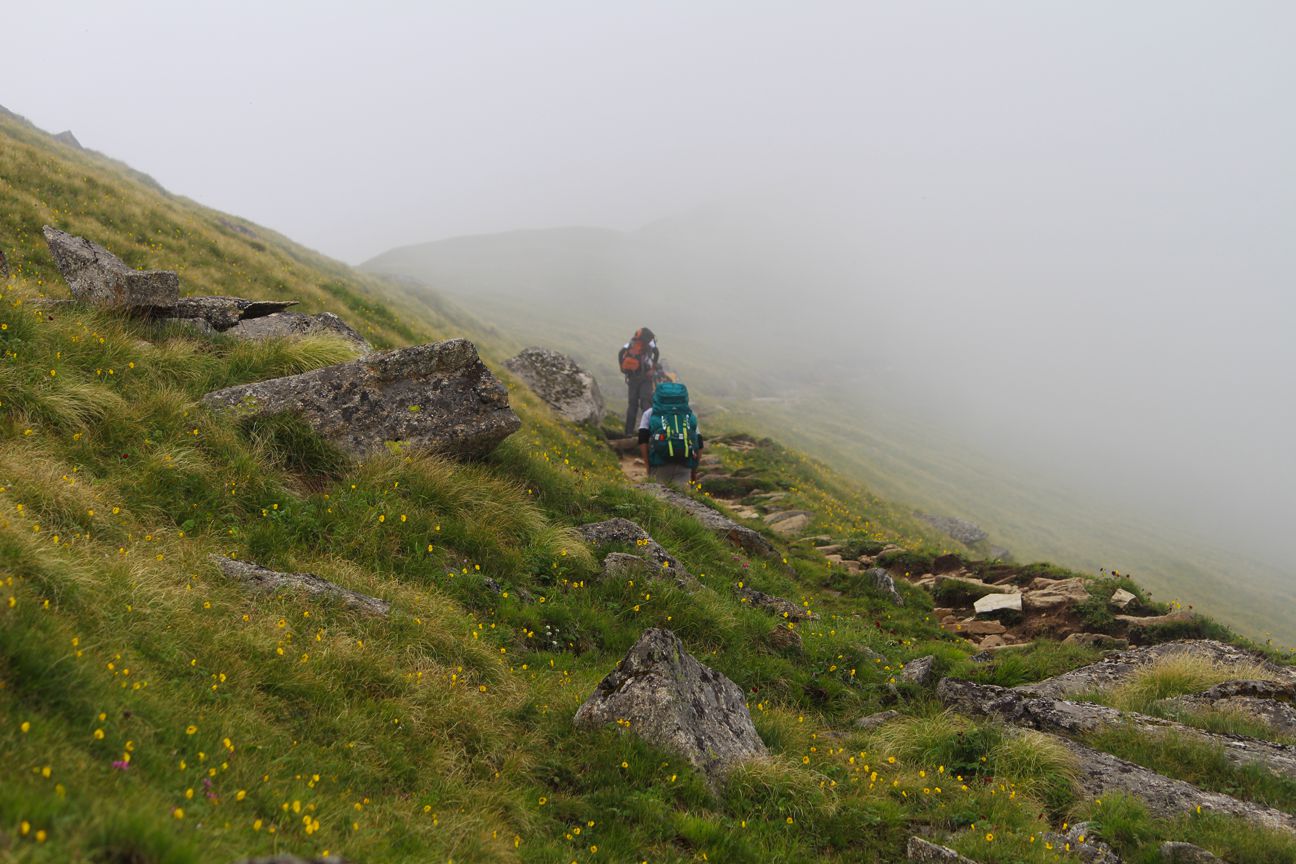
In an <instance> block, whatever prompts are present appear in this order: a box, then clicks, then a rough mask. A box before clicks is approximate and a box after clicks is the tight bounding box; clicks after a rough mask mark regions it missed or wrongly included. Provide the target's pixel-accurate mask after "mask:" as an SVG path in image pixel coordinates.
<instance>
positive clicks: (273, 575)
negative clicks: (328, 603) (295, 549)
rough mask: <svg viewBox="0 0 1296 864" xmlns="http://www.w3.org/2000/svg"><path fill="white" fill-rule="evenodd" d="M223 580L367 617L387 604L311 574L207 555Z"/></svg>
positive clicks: (386, 609) (384, 610)
mask: <svg viewBox="0 0 1296 864" xmlns="http://www.w3.org/2000/svg"><path fill="white" fill-rule="evenodd" d="M207 557H208V560H210V561H211V562H212V563H213V564H215V565H216V566H217V568H219V569H220V571H221V572H222V573H224V574H225V576H226V577H228V578H230V579H234V580H236V581H239V582H243V583H244V584H246V585H249V586H251V587H252V588H255V589H257V590H258V591H265V592H267V593H271V594H277V593H279V592H280V591H301V592H304V593H307V594H315V595H317V596H320V597H324V598H333V599H337V600H339V601H340V602H342V603H343V604H345V605H347V606H349V607H351V608H352V609H355V610H357V611H359V612H364V613H366V614H369V615H387V614H388V613H390V612H391V604H390V603H388V602H387V601H386V600H379V599H378V598H377V597H370V596H369V595H368V594H360V593H357V592H355V591H351V590H349V589H346V588H343V587H342V586H340V585H335V584H334V583H332V582H330V581H328V580H327V579H321V578H320V577H319V576H316V575H315V574H313V573H279V572H277V571H274V570H267V569H266V568H265V567H261V566H259V565H257V564H253V563H252V562H250V561H236V560H234V559H233V558H227V557H225V556H224V555H209V556H207Z"/></svg>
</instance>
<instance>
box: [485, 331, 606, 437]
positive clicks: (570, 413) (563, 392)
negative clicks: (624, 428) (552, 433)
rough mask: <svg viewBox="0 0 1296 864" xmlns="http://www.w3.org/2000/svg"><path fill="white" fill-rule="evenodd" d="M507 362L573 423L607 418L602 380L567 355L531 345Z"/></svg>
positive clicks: (546, 400) (594, 423) (541, 396)
mask: <svg viewBox="0 0 1296 864" xmlns="http://www.w3.org/2000/svg"><path fill="white" fill-rule="evenodd" d="M504 365H505V366H506V367H508V369H509V371H510V372H512V373H513V374H514V375H517V376H518V377H519V378H521V379H522V382H523V383H524V384H526V385H527V386H528V387H530V388H531V389H532V390H534V391H535V392H536V395H538V396H539V397H540V398H541V399H543V400H544V401H545V402H547V403H548V404H549V406H550V407H551V408H553V409H554V410H555V411H557V412H558V413H559V414H561V415H562V416H563V417H565V418H567V419H568V420H570V421H572V422H573V423H586V424H589V425H598V424H599V423H600V422H601V421H602V420H603V413H604V412H603V394H602V393H600V392H599V386H598V382H597V381H595V380H594V376H593V375H591V374H590V373H588V372H586V371H585V370H584V369H582V368H581V367H580V366H578V365H576V362H575V361H574V360H572V359H571V358H570V357H568V356H567V355H565V354H559V353H558V352H557V351H550V350H549V349H548V348H527V349H525V350H523V351H522V352H521V353H520V354H518V355H517V356H516V357H513V358H511V359H509V360H505V361H504Z"/></svg>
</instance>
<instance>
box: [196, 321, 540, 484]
mask: <svg viewBox="0 0 1296 864" xmlns="http://www.w3.org/2000/svg"><path fill="white" fill-rule="evenodd" d="M272 317H273V316H272ZM255 320H256V321H264V320H266V319H264V318H257V319H255ZM244 323H251V322H244ZM239 326H242V325H241V324H240V325H239ZM203 402H204V404H205V405H206V406H207V407H208V408H211V409H214V410H229V411H232V412H234V413H236V414H238V415H240V416H244V417H247V416H265V415H270V414H278V413H283V412H289V413H294V414H298V415H300V416H301V417H302V418H303V419H304V420H305V421H306V422H307V423H309V424H310V425H311V426H312V427H313V428H314V429H315V431H316V432H318V433H319V434H320V435H322V436H323V437H325V438H327V439H328V440H329V441H331V442H333V443H334V444H336V445H337V446H339V447H341V448H342V449H343V450H345V451H346V452H348V453H350V454H352V455H354V456H366V455H368V454H370V453H373V452H375V451H377V450H381V449H382V448H384V447H385V446H387V445H388V444H389V443H390V442H397V443H399V444H406V445H409V446H411V447H414V448H417V449H420V450H428V451H434V452H437V453H442V454H445V455H448V456H454V457H459V458H470V457H478V456H484V455H485V454H487V453H489V452H490V451H492V450H494V449H495V447H496V446H498V445H499V443H500V442H501V441H503V440H504V439H505V438H507V437H508V436H509V435H512V434H513V433H514V432H516V431H517V430H518V427H520V426H521V425H522V421H521V420H520V419H518V416H517V415H516V414H514V413H513V411H512V409H510V408H509V404H508V392H507V391H506V390H505V389H504V385H502V384H500V382H499V380H498V379H496V377H495V376H494V375H492V374H491V372H490V370H489V369H487V368H486V366H485V364H483V363H482V362H481V359H480V358H479V357H478V356H477V349H476V348H475V347H473V344H472V343H471V342H469V341H468V340H466V339H451V340H448V341H446V342H435V343H432V344H430V345H419V346H416V347H413V348H402V349H400V350H396V351H384V352H382V353H380V354H374V355H371V356H369V357H367V358H364V359H361V360H353V361H351V362H349V363H339V364H337V365H336V366H327V367H325V368H323V369H316V370H314V371H313V372H304V373H302V374H300V375H289V376H287V377H285V378H273V379H270V380H268V381H260V382H257V383H255V384H244V385H240V386H238V387H228V388H226V389H224V390H217V391H215V392H213V393H208V394H207V395H206V396H204V397H203Z"/></svg>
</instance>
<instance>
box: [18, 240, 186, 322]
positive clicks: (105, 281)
mask: <svg viewBox="0 0 1296 864" xmlns="http://www.w3.org/2000/svg"><path fill="white" fill-rule="evenodd" d="M44 233H45V242H46V243H48V244H49V248H50V252H51V253H53V255H54V263H55V265H57V266H58V270H59V273H61V274H62V275H63V278H64V279H65V280H66V281H67V283H68V288H70V289H71V291H72V296H73V297H74V298H76V299H77V300H79V301H81V302H82V303H93V304H95V305H98V306H114V307H121V308H126V309H132V310H141V311H153V310H158V309H170V308H172V307H174V306H175V305H176V301H178V300H179V299H180V279H179V277H178V276H176V274H175V273H173V272H171V271H170V270H132V269H131V268H129V267H127V266H126V264H125V263H124V262H123V261H122V260H121V259H120V258H118V257H117V256H116V255H114V254H112V253H111V252H109V251H108V250H107V249H105V248H103V247H102V246H100V245H99V244H98V243H92V242H91V241H89V240H87V239H85V238H84V237H77V236H76V235H75V234H68V233H67V232H64V231H60V230H58V229H57V228H54V227H53V226H50V225H46V226H45V228H44Z"/></svg>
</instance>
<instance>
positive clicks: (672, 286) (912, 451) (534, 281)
mask: <svg viewBox="0 0 1296 864" xmlns="http://www.w3.org/2000/svg"><path fill="white" fill-rule="evenodd" d="M777 227H778V231H779V232H784V233H781V234H778V235H776V236H785V237H786V242H787V243H788V244H790V245H791V244H796V243H801V244H809V248H811V249H814V248H817V247H816V246H815V245H814V244H822V243H823V242H824V241H823V240H822V238H816V237H811V238H809V239H807V238H805V237H798V236H795V235H793V234H791V233H788V232H791V231H792V230H793V229H790V228H788V227H787V226H785V225H779V226H777ZM702 237H705V238H707V240H706V242H701V241H699V240H698V239H697V238H702ZM860 242H864V243H868V242H876V241H863V240H862V241H860ZM753 243H754V241H753V239H752V237H751V236H748V235H744V234H742V233H741V230H740V228H739V227H738V224H737V223H735V221H734V218H733V217H732V216H730V215H727V214H724V213H721V214H716V213H710V212H700V213H694V214H685V215H683V216H680V217H677V218H675V219H668V220H662V221H661V222H658V223H654V224H652V225H649V226H646V227H644V228H642V229H640V230H638V231H632V232H625V233H617V232H610V231H604V230H599V229H592V228H564V229H554V230H550V231H516V232H509V233H505V234H498V235H486V236H476V237H464V238H452V239H449V240H442V241H438V242H432V243H424V244H418V245H415V246H408V247H402V248H398V249H393V250H391V251H389V252H386V253H384V254H382V255H379V256H376V257H375V258H373V259H371V260H369V261H367V262H365V263H364V264H363V265H361V269H362V270H365V271H368V272H373V273H383V274H388V275H399V276H402V277H404V278H407V279H410V280H414V283H415V284H418V283H421V284H423V285H425V286H428V290H429V291H430V292H438V293H444V294H448V295H450V296H452V297H454V298H455V300H456V302H458V303H460V304H462V305H463V306H464V307H466V308H469V309H471V310H473V311H474V312H475V313H476V314H477V315H479V316H480V317H482V318H485V319H487V320H490V321H491V322H493V324H494V325H495V326H496V327H497V328H498V332H499V333H500V335H501V337H502V338H503V339H504V340H505V341H506V342H507V344H508V345H509V346H510V347H511V348H512V349H513V350H517V349H520V348H522V347H524V346H527V345H531V344H535V343H536V342H539V341H543V342H544V344H545V345H547V346H548V347H551V348H555V349H558V350H562V351H564V352H567V353H569V354H571V355H572V356H573V357H576V358H577V359H578V360H579V361H580V362H581V363H582V364H584V365H585V366H586V367H587V368H589V369H591V370H592V371H593V372H594V374H595V375H596V376H597V377H598V379H599V380H600V381H601V382H603V385H604V387H605V388H606V390H607V391H608V395H609V398H610V399H611V400H612V401H613V402H615V401H616V399H617V398H621V393H622V390H623V388H622V386H621V382H620V375H619V373H618V371H617V370H616V368H615V367H614V360H615V347H616V346H619V345H620V344H621V343H622V342H623V341H624V340H625V339H626V338H628V335H629V334H630V333H631V332H633V330H634V329H635V328H636V327H638V326H642V325H643V324H651V325H652V327H653V328H654V330H655V332H657V333H658V334H659V335H660V336H661V339H662V343H663V345H664V348H665V356H666V357H667V358H668V359H669V361H670V362H671V363H672V364H673V366H674V368H676V369H678V370H680V371H681V372H682V373H683V374H684V375H685V376H686V378H687V380H688V381H689V382H690V384H692V385H693V386H694V388H695V389H696V390H697V391H698V393H699V394H701V404H702V407H703V408H704V409H706V410H707V411H708V412H709V416H708V418H707V419H708V422H710V423H712V424H713V426H714V425H715V424H717V423H718V424H720V425H721V426H722V427H724V428H746V429H771V430H775V429H777V430H779V432H778V437H779V438H781V439H782V440H784V441H786V442H787V443H790V444H793V445H795V446H797V447H799V448H803V449H804V450H806V451H807V452H811V453H813V454H814V455H815V456H817V457H818V458H820V459H823V460H825V461H827V462H829V463H830V464H832V465H833V466H835V468H836V469H837V470H838V471H839V472H840V473H843V474H846V475H848V476H850V477H852V478H853V479H855V480H857V481H859V482H860V483H863V484H865V485H867V486H869V487H871V488H873V489H874V490H876V491H878V492H880V493H882V494H884V495H886V496H887V497H888V498H890V499H891V500H894V501H896V502H903V503H904V504H906V505H908V506H910V507H912V508H914V509H919V510H924V511H928V512H934V513H941V514H949V515H953V516H958V517H962V518H964V519H969V520H971V521H973V522H975V523H977V524H979V525H981V526H982V527H983V528H985V529H986V530H987V531H988V532H989V533H990V535H991V542H992V543H993V544H995V545H997V546H1002V547H1006V548H1008V549H1009V550H1011V551H1012V552H1013V553H1014V554H1015V555H1016V556H1017V557H1018V558H1021V559H1023V560H1029V559H1034V558H1047V559H1049V560H1055V561H1058V562H1061V563H1065V564H1067V565H1068V566H1070V567H1074V568H1075V569H1078V570H1083V571H1086V572H1097V571H1098V570H1099V568H1105V569H1117V570H1120V571H1122V572H1132V573H1136V574H1137V575H1138V577H1139V578H1140V580H1141V581H1143V582H1144V583H1145V584H1146V585H1147V586H1148V587H1149V589H1151V590H1153V591H1155V592H1156V593H1157V594H1158V595H1159V596H1161V597H1164V598H1173V599H1177V600H1179V601H1181V602H1183V603H1185V604H1189V605H1192V606H1194V607H1195V608H1199V609H1204V610H1206V611H1208V612H1209V613H1210V614H1211V615H1214V616H1216V617H1218V618H1220V619H1221V620H1224V621H1226V622H1228V623H1229V624H1230V625H1231V626H1233V627H1236V628H1238V629H1239V630H1241V631H1242V632H1244V633H1247V634H1248V635H1249V636H1251V637H1253V638H1256V639H1270V638H1272V639H1274V640H1276V641H1277V642H1279V643H1282V644H1293V643H1296V620H1294V619H1293V618H1292V616H1291V615H1289V614H1287V612H1286V610H1287V609H1288V608H1289V607H1291V606H1292V605H1293V604H1296V588H1294V587H1293V582H1292V579H1291V572H1290V567H1289V566H1288V565H1287V564H1286V563H1285V562H1283V561H1282V560H1281V559H1278V560H1277V561H1276V560H1275V559H1274V557H1273V556H1272V555H1265V554H1261V553H1260V551H1259V550H1257V549H1253V548H1250V547H1249V546H1248V545H1247V544H1245V543H1243V542H1241V541H1239V540H1237V539H1236V538H1233V539H1230V538H1229V537H1227V536H1224V535H1223V534H1220V535H1219V536H1216V535H1214V534H1211V533H1209V532H1202V531H1200V530H1193V529H1191V528H1190V527H1188V526H1186V525H1184V524H1182V523H1179V522H1176V521H1175V520H1174V519H1173V518H1171V517H1168V516H1166V517H1160V516H1156V515H1155V514H1151V513H1149V512H1148V511H1147V508H1146V507H1143V508H1139V507H1137V506H1134V505H1132V504H1131V503H1129V502H1128V501H1125V500H1122V496H1121V495H1119V494H1115V493H1111V494H1095V493H1094V492H1093V491H1092V490H1083V489H1081V488H1079V486H1078V484H1076V483H1075V482H1073V481H1068V479H1067V478H1066V475H1065V472H1062V471H1054V472H1053V473H1051V474H1050V473H1048V468H1047V467H1044V468H1041V466H1039V465H1038V464H1034V465H1032V463H1029V462H1025V461H1022V460H1021V459H1017V460H1014V459H1013V458H1011V457H1010V456H1009V455H1006V454H1005V453H1004V452H1003V451H1002V449H1000V450H996V449H994V447H993V446H991V444H992V443H993V441H994V440H995V439H998V438H1000V437H1005V435H1006V434H1007V433H1011V432H1014V431H1016V430H1015V429H1014V424H1012V423H1011V421H1009V420H1008V418H1007V417H1005V418H1004V419H1003V421H1002V423H1000V424H999V426H998V427H997V428H998V432H997V433H988V432H986V431H985V429H986V427H985V424H984V423H983V424H982V425H981V426H973V425H970V424H969V423H967V422H965V419H964V418H961V417H960V416H959V415H958V413H957V412H951V411H948V410H944V409H940V410H936V409H933V405H932V403H933V402H934V403H935V404H936V406H937V407H939V405H940V403H941V402H942V400H949V401H952V399H951V397H953V396H955V395H957V394H958V393H959V392H960V391H963V390H966V389H968V388H969V387H970V388H972V389H974V390H975V389H976V388H977V386H978V382H976V381H975V380H972V381H968V380H964V376H963V375H962V374H961V373H960V372H959V371H958V370H956V369H953V368H951V369H949V370H948V371H947V373H946V374H944V375H942V376H938V383H935V384H934V383H932V382H931V381H925V382H919V383H917V384H915V383H914V382H913V381H911V380H909V378H907V377H905V376H904V374H902V367H903V365H904V364H902V363H897V362H895V358H893V357H890V356H888V351H894V350H903V351H907V352H913V353H916V354H922V353H923V352H924V351H925V348H924V342H923V339H924V337H923V335H922V334H917V333H915V334H912V338H907V337H904V336H901V337H899V338H898V339H897V338H892V339H890V340H889V341H885V342H884V341H882V340H881V339H879V336H880V335H881V334H880V332H879V329H880V328H883V327H885V326H886V323H885V322H886V321H887V315H886V309H887V303H886V302H885V298H882V297H878V296H874V295H875V293H876V292H875V291H874V289H872V288H871V287H870V286H860V287H858V288H853V289H852V291H851V294H852V296H854V297H856V298H857V303H856V307H858V306H863V308H865V309H866V310H869V313H868V314H867V316H866V317H865V316H857V315H856V314H855V313H854V312H852V313H849V314H847V313H840V314H838V313H837V311H836V309H835V305H839V304H840V302H841V298H840V296H837V297H836V304H835V303H834V298H833V296H832V293H833V291H836V290H837V289H836V287H835V285H836V283H835V282H834V281H833V279H832V277H831V275H827V276H823V277H820V276H819V275H818V274H815V273H806V274H798V273H796V272H789V271H788V269H787V267H786V266H785V267H784V268H783V269H780V268H778V267H771V268H768V269H766V268H763V267H762V266H761V262H763V261H765V260H766V259H767V258H770V256H768V255H766V254H765V252H764V251H763V250H760V251H753ZM869 248H872V247H871V246H870V247H869ZM875 251H877V252H878V254H882V252H883V251H884V250H881V249H878V250H875ZM770 260H773V261H774V262H778V261H779V259H778V257H777V256H773V257H772V258H770ZM816 278H823V279H826V280H827V281H826V282H825V284H826V285H828V286H833V287H830V288H828V289H825V287H824V286H823V285H818V286H816V284H815V280H816ZM415 290H416V289H415ZM838 293H840V292H838ZM859 298H862V299H859ZM852 308H855V307H852ZM631 310H633V312H631ZM872 310H876V311H872ZM839 318H841V319H842V320H838V319H839ZM737 321H741V322H742V326H741V327H737V326H735V323H736V322H737ZM843 327H846V328H848V329H850V328H853V329H852V330H850V332H849V333H845V332H843ZM537 329H541V330H542V331H543V334H544V340H540V339H539V338H538V337H537V335H536V334H535V331H536V330H537ZM897 342H898V343H899V347H897ZM833 345H838V346H840V345H850V346H851V351H850V356H849V358H847V359H843V358H842V357H841V356H840V353H839V350H836V349H833V348H832V346H833ZM884 345H889V346H891V347H890V348H889V349H887V348H884V347H883V346H884ZM915 388H921V389H922V390H923V392H922V393H919V394H917V395H916V394H915ZM992 414H993V412H992ZM730 418H732V420H731V419H730ZM992 426H993V424H992ZM978 435H979V436H981V437H980V439H978V437H977V436H978ZM1058 446H1059V451H1061V450H1062V449H1063V448H1062V447H1061V445H1058ZM1050 461H1051V462H1065V461H1066V460H1058V459H1056V458H1053V459H1052V460H1050ZM1255 506H1256V507H1262V506H1263V505H1261V504H1260V503H1258V502H1257V503H1256V504H1255Z"/></svg>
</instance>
